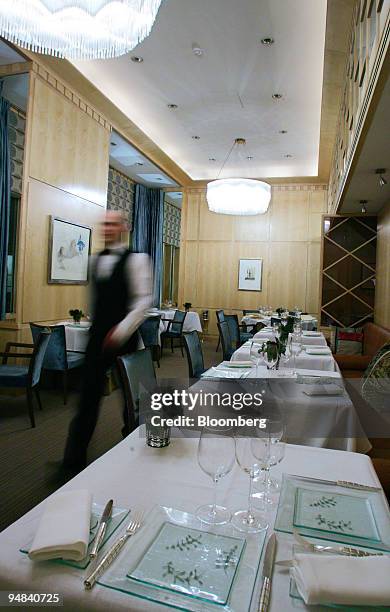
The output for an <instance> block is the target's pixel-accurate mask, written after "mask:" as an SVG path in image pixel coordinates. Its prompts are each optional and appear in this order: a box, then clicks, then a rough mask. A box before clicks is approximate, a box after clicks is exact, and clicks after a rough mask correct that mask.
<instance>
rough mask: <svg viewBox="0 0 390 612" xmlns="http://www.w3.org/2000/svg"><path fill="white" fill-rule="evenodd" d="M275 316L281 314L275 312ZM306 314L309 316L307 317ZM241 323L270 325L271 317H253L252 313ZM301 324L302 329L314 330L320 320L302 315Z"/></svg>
mask: <svg viewBox="0 0 390 612" xmlns="http://www.w3.org/2000/svg"><path fill="white" fill-rule="evenodd" d="M273 316H275V317H278V316H279V315H277V314H275V315H273ZM305 316H306V317H308V318H307V319H305ZM241 323H245V324H246V325H256V323H264V325H270V323H271V317H261V318H257V317H251V316H250V315H248V316H245V317H243V318H242V319H241ZM301 324H302V329H305V330H307V331H312V330H313V329H314V328H317V325H318V321H317V319H315V318H314V317H309V315H302V321H301Z"/></svg>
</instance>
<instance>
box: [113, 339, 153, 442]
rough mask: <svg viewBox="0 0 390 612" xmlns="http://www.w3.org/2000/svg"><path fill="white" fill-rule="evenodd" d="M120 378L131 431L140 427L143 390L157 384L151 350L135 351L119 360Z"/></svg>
mask: <svg viewBox="0 0 390 612" xmlns="http://www.w3.org/2000/svg"><path fill="white" fill-rule="evenodd" d="M117 364H118V371H119V378H120V382H121V385H122V390H123V395H124V398H125V403H126V410H127V414H128V418H129V428H130V431H132V430H133V429H135V428H136V427H137V425H138V419H139V406H140V399H141V397H142V391H143V389H147V388H148V385H149V386H150V383H151V382H152V383H155V381H156V373H155V371H154V365H153V359H152V354H151V352H150V349H143V350H141V351H135V352H134V353H129V354H128V355H121V356H120V357H118V358H117Z"/></svg>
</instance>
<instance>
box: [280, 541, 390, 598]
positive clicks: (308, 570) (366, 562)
mask: <svg viewBox="0 0 390 612" xmlns="http://www.w3.org/2000/svg"><path fill="white" fill-rule="evenodd" d="M291 576H292V577H293V578H294V579H295V583H296V586H297V589H298V591H299V594H300V595H301V597H302V598H303V600H304V602H305V604H307V605H315V604H325V603H329V604H344V605H347V606H348V605H350V606H353V605H360V606H387V605H390V580H389V576H390V556H386V555H384V556H383V557H379V556H378V557H375V556H373V557H346V556H342V555H323V554H318V555H314V554H309V553H306V554H305V553H301V554H296V555H295V559H294V567H293V568H292V569H291Z"/></svg>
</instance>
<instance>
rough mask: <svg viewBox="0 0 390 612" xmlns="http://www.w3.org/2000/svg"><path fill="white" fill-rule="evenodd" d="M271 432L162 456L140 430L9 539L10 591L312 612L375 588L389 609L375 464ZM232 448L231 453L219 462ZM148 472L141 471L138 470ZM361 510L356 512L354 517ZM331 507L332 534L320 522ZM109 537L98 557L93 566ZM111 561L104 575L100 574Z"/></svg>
mask: <svg viewBox="0 0 390 612" xmlns="http://www.w3.org/2000/svg"><path fill="white" fill-rule="evenodd" d="M272 432H273V433H272V435H268V436H267V435H266V434H264V435H263V434H261V435H260V437H259V438H258V440H259V445H258V446H257V447H256V438H257V437H256V436H255V438H254V439H253V438H245V437H243V438H242V439H241V440H240V443H239V444H240V446H239V447H238V445H237V440H236V439H235V440H232V439H231V438H230V437H229V436H227V438H226V440H225V439H224V440H222V439H219V440H218V439H217V440H216V439H215V438H209V439H208V440H207V437H203V443H202V437H201V438H200V439H193V438H185V437H184V436H183V432H180V431H177V432H176V435H173V436H172V438H171V444H170V446H169V447H167V448H164V449H154V448H150V447H148V446H147V445H146V444H145V432H144V431H142V429H141V430H136V431H134V432H133V433H132V434H131V435H130V436H129V437H128V438H126V439H125V440H123V441H122V442H121V443H120V444H118V445H117V446H115V447H114V448H113V449H111V450H110V451H109V452H108V453H106V455H104V456H103V457H101V458H100V459H98V460H97V461H95V462H94V463H93V464H91V465H90V466H89V467H88V468H86V470H84V471H83V472H82V473H80V474H79V475H78V476H76V477H75V478H74V479H73V480H72V481H70V482H69V483H67V484H66V485H65V486H64V487H62V488H61V489H60V490H59V491H57V492H56V493H54V494H53V495H52V496H50V497H49V498H48V499H47V500H45V501H44V502H42V503H41V504H39V505H38V506H37V507H36V508H34V509H33V510H31V511H30V512H29V513H28V514H27V515H25V516H24V517H22V518H21V519H19V520H18V521H17V522H16V523H14V524H13V525H11V526H10V527H9V528H8V529H6V530H5V531H4V532H2V533H1V534H0V587H1V588H2V589H6V590H26V589H28V590H30V589H33V590H34V591H35V590H39V591H40V592H42V591H43V592H46V591H47V592H52V591H53V590H55V591H56V592H58V593H60V594H62V595H63V600H64V609H65V610H72V609H73V610H74V609H83V610H107V609H111V610H114V609H118V610H120V609H127V610H133V611H137V610H140V609H142V610H147V611H149V610H150V611H152V610H155V609H166V610H169V609H172V608H178V609H185V610H194V611H195V612H197V611H200V610H202V611H204V612H205V611H208V610H216V609H220V610H226V612H228V611H229V612H235V611H237V612H245V611H248V612H249V611H254V610H256V611H257V610H259V609H260V610H264V611H265V610H270V611H271V612H272V611H275V612H278V611H279V610H281V609H286V610H290V609H291V610H292V609H294V608H296V607H297V605H298V606H299V605H301V606H303V607H304V603H303V601H302V598H303V599H305V601H306V602H311V603H315V604H316V605H317V604H318V605H319V604H322V607H318V609H319V610H322V609H328V608H327V606H325V605H324V604H329V605H332V604H333V603H336V599H337V600H338V601H341V600H342V603H344V604H345V605H355V604H357V603H358V597H361V596H362V592H363V591H364V597H365V600H364V601H365V602H366V603H365V605H366V606H368V605H370V606H371V604H373V606H375V605H379V604H381V605H386V606H388V605H390V584H389V582H388V563H389V556H388V554H389V552H390V548H389V543H390V542H389V537H390V514H389V508H388V505H387V502H386V500H385V497H384V495H383V492H382V490H381V488H380V486H379V482H378V479H377V477H376V474H375V472H374V470H373V468H372V464H371V462H370V459H369V458H368V457H366V456H364V455H359V454H356V453H348V452H342V451H335V450H329V449H320V448H312V447H302V446H297V445H290V444H285V443H284V442H283V439H282V438H281V436H282V433H281V432H280V433H278V432H277V431H276V429H273V430H272ZM206 440H207V441H206ZM253 440H255V442H253ZM221 445H223V448H224V451H223V452H221V453H216V452H215V450H216V448H218V446H219V449H220V450H221V451H222V447H221ZM219 457H222V459H218V458H219ZM140 465H142V473H139V472H140V470H138V471H137V469H135V468H136V466H140ZM113 466H115V469H114V470H113V469H112V468H113ZM270 469H272V476H273V478H276V480H279V483H280V485H279V494H276V495H275V493H273V494H272V500H271V502H272V503H270V504H266V503H265V502H264V500H262V495H263V493H264V486H263V481H264V474H266V472H267V471H269V470H270ZM202 474H203V476H202ZM296 474H298V475H299V476H295V475H296ZM108 475H109V478H108ZM329 479H332V481H331V482H329ZM325 480H326V481H327V482H324V481H325ZM213 482H214V486H215V495H213V494H212V486H211V485H212V484H213ZM145 483H147V484H148V486H147V487H145ZM249 484H250V486H251V488H252V492H253V495H249V502H248V485H249ZM294 487H295V488H294ZM297 491H298V493H297ZM64 495H65V498H64V497H62V498H61V497H60V496H64ZM308 496H309V497H308ZM323 497H325V499H322V498H323ZM211 499H213V501H212V503H211V504H210V500H211ZM111 500H112V504H111V510H109V512H108V513H107V512H106V510H107V506H109V503H110V502H111ZM351 500H352V502H351ZM356 500H357V501H356ZM306 502H307V503H306ZM337 502H339V505H340V509H341V510H342V512H344V513H346V512H347V510H348V513H347V515H346V516H345V515H343V514H340V511H341V510H339V509H338V503H337ZM341 502H342V503H341ZM95 503H96V504H98V505H99V511H98V512H97V511H95V510H94V504H95ZM248 503H249V507H248ZM335 503H336V505H335ZM351 503H353V504H357V506H356V509H355V510H354V514H353V516H352V515H351V512H350V507H351ZM310 504H314V505H313V511H312V512H309V513H307V511H306V509H307V507H308V506H309V507H310ZM315 504H320V505H319V506H316V505H315ZM321 504H322V505H321ZM207 506H208V507H209V508H208V510H209V515H210V517H211V519H210V518H209V519H207V511H208V510H207ZM210 507H211V512H210ZM215 507H216V508H215ZM213 508H214V509H216V510H217V512H216V513H214V512H213ZM72 509H73V514H72ZM220 511H221V512H220ZM202 512H206V514H203V516H202ZM319 512H322V514H323V519H324V520H325V521H326V525H325V529H324V528H323V527H321V525H317V522H318V521H317V519H316V516H317V514H318V513H319ZM123 513H125V515H124V516H123ZM88 516H90V524H89V525H88V520H87V519H88ZM199 516H202V520H200V518H199ZM104 517H105V518H104ZM114 518H115V519H116V523H115V525H113V526H111V525H110V523H111V522H112V521H113V520H114ZM275 518H276V521H275ZM103 519H104V520H103ZM353 519H354V520H353ZM64 520H65V527H64V528H63V529H62V531H63V532H64V537H62V534H61V533H60V532H61V529H58V525H60V526H61V528H62V527H63V526H64ZM207 520H209V521H210V522H205V521H207ZM213 520H214V521H215V522H214V523H213V522H212V521H213ZM313 521H314V523H313ZM349 521H352V527H353V529H352V531H351V529H350V528H349V527H348V526H347V527H346V528H345V529H346V530H345V533H342V534H340V529H338V526H339V525H343V524H344V523H346V524H348V522H349ZM102 522H103V523H106V525H105V529H104V530H101V529H100V527H101V524H102ZM355 522H356V526H355ZM45 525H46V526H48V527H49V528H48V529H47V530H46V528H45V529H43V527H44V526H45ZM319 528H320V529H321V532H320V535H319V531H318V529H319ZM102 532H104V533H103V536H102V537H103V539H102V545H101V546H99V547H98V554H97V557H96V558H92V559H90V552H91V546H93V543H94V541H95V538H96V537H98V538H99V537H101V534H102ZM297 533H298V536H299V537H300V538H301V540H300V541H298V540H297ZM324 533H325V539H324ZM43 534H46V535H45V536H44V537H43ZM94 534H96V535H94ZM99 534H100V536H99ZM53 536H54V537H53ZM302 538H303V540H302ZM302 541H303V543H304V546H303V552H301V550H302ZM75 544H76V545H75ZM26 545H27V546H28V550H27V546H26ZM298 546H299V547H300V548H297V547H298ZM316 547H319V548H318V549H317V548H316ZM321 547H326V548H327V550H326V551H325V550H322V548H321ZM329 547H330V550H328V549H329ZM22 548H24V551H23V552H21V549H22ZM356 551H359V554H360V555H361V557H357V556H356V555H357V554H358V553H357V552H356ZM85 553H86V555H87V558H88V559H87V565H86V566H85V565H84V563H83V562H82V560H81V559H80V557H81V556H83V555H85ZM36 554H38V555H39V554H40V555H41V557H40V559H41V560H39V561H38V560H37V558H36V557H35V559H34V555H36ZM29 555H30V557H31V556H32V558H33V560H32V559H31V558H29ZM45 555H50V556H49V557H48V560H44V558H45ZM53 555H54V556H56V555H63V556H64V557H67V558H66V559H65V558H61V557H59V558H52V557H53ZM308 555H311V556H313V557H315V563H318V564H319V567H322V565H321V564H323V563H324V561H323V559H324V560H325V559H326V558H327V556H328V555H329V558H334V559H335V561H337V564H336V562H335V564H334V565H332V564H330V565H329V566H327V568H326V570H324V575H323V576H322V574H321V573H319V574H315V575H314V578H313V572H312V570H311V568H312V567H313V563H308V562H307V556H308ZM363 555H366V556H363ZM368 555H369V556H368ZM374 555H375V556H374ZM367 560H368V564H367V565H364V562H365V561H367ZM373 560H375V561H373ZM102 561H103V566H104V567H103V571H101V569H99V570H98V572H97V573H95V575H93V572H96V570H97V569H98V568H99V566H100V565H101V563H102ZM350 561H351V563H349V562H350ZM359 561H363V563H362V564H357V563H356V562H359ZM340 567H342V568H343V570H342V571H343V572H344V575H345V579H344V580H343V579H342V578H341V577H340V576H339V573H340V570H339V568H340ZM370 568H372V571H371V569H370ZM360 572H362V573H361V574H360ZM355 573H357V574H358V575H365V583H366V585H367V588H366V589H365V590H364V589H363V588H362V589H360V590H355V589H354V587H353V586H352V583H351V580H352V578H351V575H352V574H353V575H355ZM384 573H385V575H386V581H385V582H384V581H383V579H382V578H381V576H383V575H384ZM91 576H92V578H91ZM156 602H158V604H159V608H156ZM365 609H366V608H365ZM370 609H371V608H370ZM372 609H373V610H374V609H375V607H373V608H372Z"/></svg>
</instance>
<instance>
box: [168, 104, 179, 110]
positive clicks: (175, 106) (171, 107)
mask: <svg viewBox="0 0 390 612" xmlns="http://www.w3.org/2000/svg"><path fill="white" fill-rule="evenodd" d="M167 107H168V108H170V109H171V110H176V109H177V104H167Z"/></svg>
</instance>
